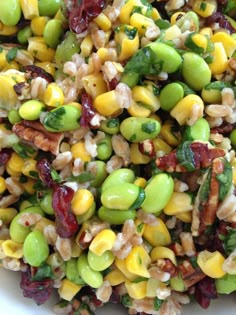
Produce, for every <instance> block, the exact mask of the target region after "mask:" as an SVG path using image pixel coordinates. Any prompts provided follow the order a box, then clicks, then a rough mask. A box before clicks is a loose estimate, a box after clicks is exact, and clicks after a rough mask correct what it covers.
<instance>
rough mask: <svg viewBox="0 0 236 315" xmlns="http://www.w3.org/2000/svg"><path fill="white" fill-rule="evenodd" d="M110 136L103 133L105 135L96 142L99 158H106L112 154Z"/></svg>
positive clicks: (103, 159)
mask: <svg viewBox="0 0 236 315" xmlns="http://www.w3.org/2000/svg"><path fill="white" fill-rule="evenodd" d="M112 151H113V149H112V144H111V136H110V135H105V137H104V138H103V139H102V140H101V141H99V142H98V143H97V158H98V159H99V160H102V161H105V160H108V159H109V157H110V156H111V154H112Z"/></svg>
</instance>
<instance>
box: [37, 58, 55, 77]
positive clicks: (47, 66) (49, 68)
mask: <svg viewBox="0 0 236 315" xmlns="http://www.w3.org/2000/svg"><path fill="white" fill-rule="evenodd" d="M35 65H36V66H38V67H40V68H42V69H43V70H44V71H46V72H48V73H50V74H51V75H52V76H53V77H54V75H55V73H56V68H55V65H54V64H53V63H52V62H47V61H44V62H35Z"/></svg>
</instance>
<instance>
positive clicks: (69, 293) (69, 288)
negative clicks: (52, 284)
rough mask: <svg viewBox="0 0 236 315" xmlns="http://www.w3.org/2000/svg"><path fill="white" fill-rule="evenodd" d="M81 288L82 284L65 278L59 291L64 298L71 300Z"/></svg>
mask: <svg viewBox="0 0 236 315" xmlns="http://www.w3.org/2000/svg"><path fill="white" fill-rule="evenodd" d="M81 288H82V285H79V284H76V283H74V282H72V281H70V280H68V279H66V278H65V279H63V280H62V281H61V286H60V288H59V289H58V293H59V295H60V297H61V298H62V299H63V300H66V301H71V300H72V299H73V297H74V296H75V295H76V294H77V293H78V292H79V291H80V289H81Z"/></svg>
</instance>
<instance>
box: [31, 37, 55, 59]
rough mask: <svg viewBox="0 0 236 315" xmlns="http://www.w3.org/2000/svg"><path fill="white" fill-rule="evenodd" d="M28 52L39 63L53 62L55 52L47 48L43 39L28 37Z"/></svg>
mask: <svg viewBox="0 0 236 315" xmlns="http://www.w3.org/2000/svg"><path fill="white" fill-rule="evenodd" d="M28 43H29V44H28V48H27V50H28V52H29V53H30V54H31V55H32V56H33V57H35V58H36V59H38V60H40V61H53V58H54V56H55V50H54V49H52V48H50V47H47V45H46V43H45V41H44V39H43V37H36V36H35V37H30V38H29V39H28Z"/></svg>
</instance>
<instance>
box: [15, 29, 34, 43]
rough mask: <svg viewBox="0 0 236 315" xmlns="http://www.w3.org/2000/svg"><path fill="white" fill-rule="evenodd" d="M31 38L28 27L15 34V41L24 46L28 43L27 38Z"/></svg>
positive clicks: (30, 31)
mask: <svg viewBox="0 0 236 315" xmlns="http://www.w3.org/2000/svg"><path fill="white" fill-rule="evenodd" d="M31 36H32V30H31V27H30V26H26V27H24V28H22V29H21V30H19V31H18V33H17V41H18V42H19V43H20V44H22V45H24V44H27V43H28V38H30V37H31Z"/></svg>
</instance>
